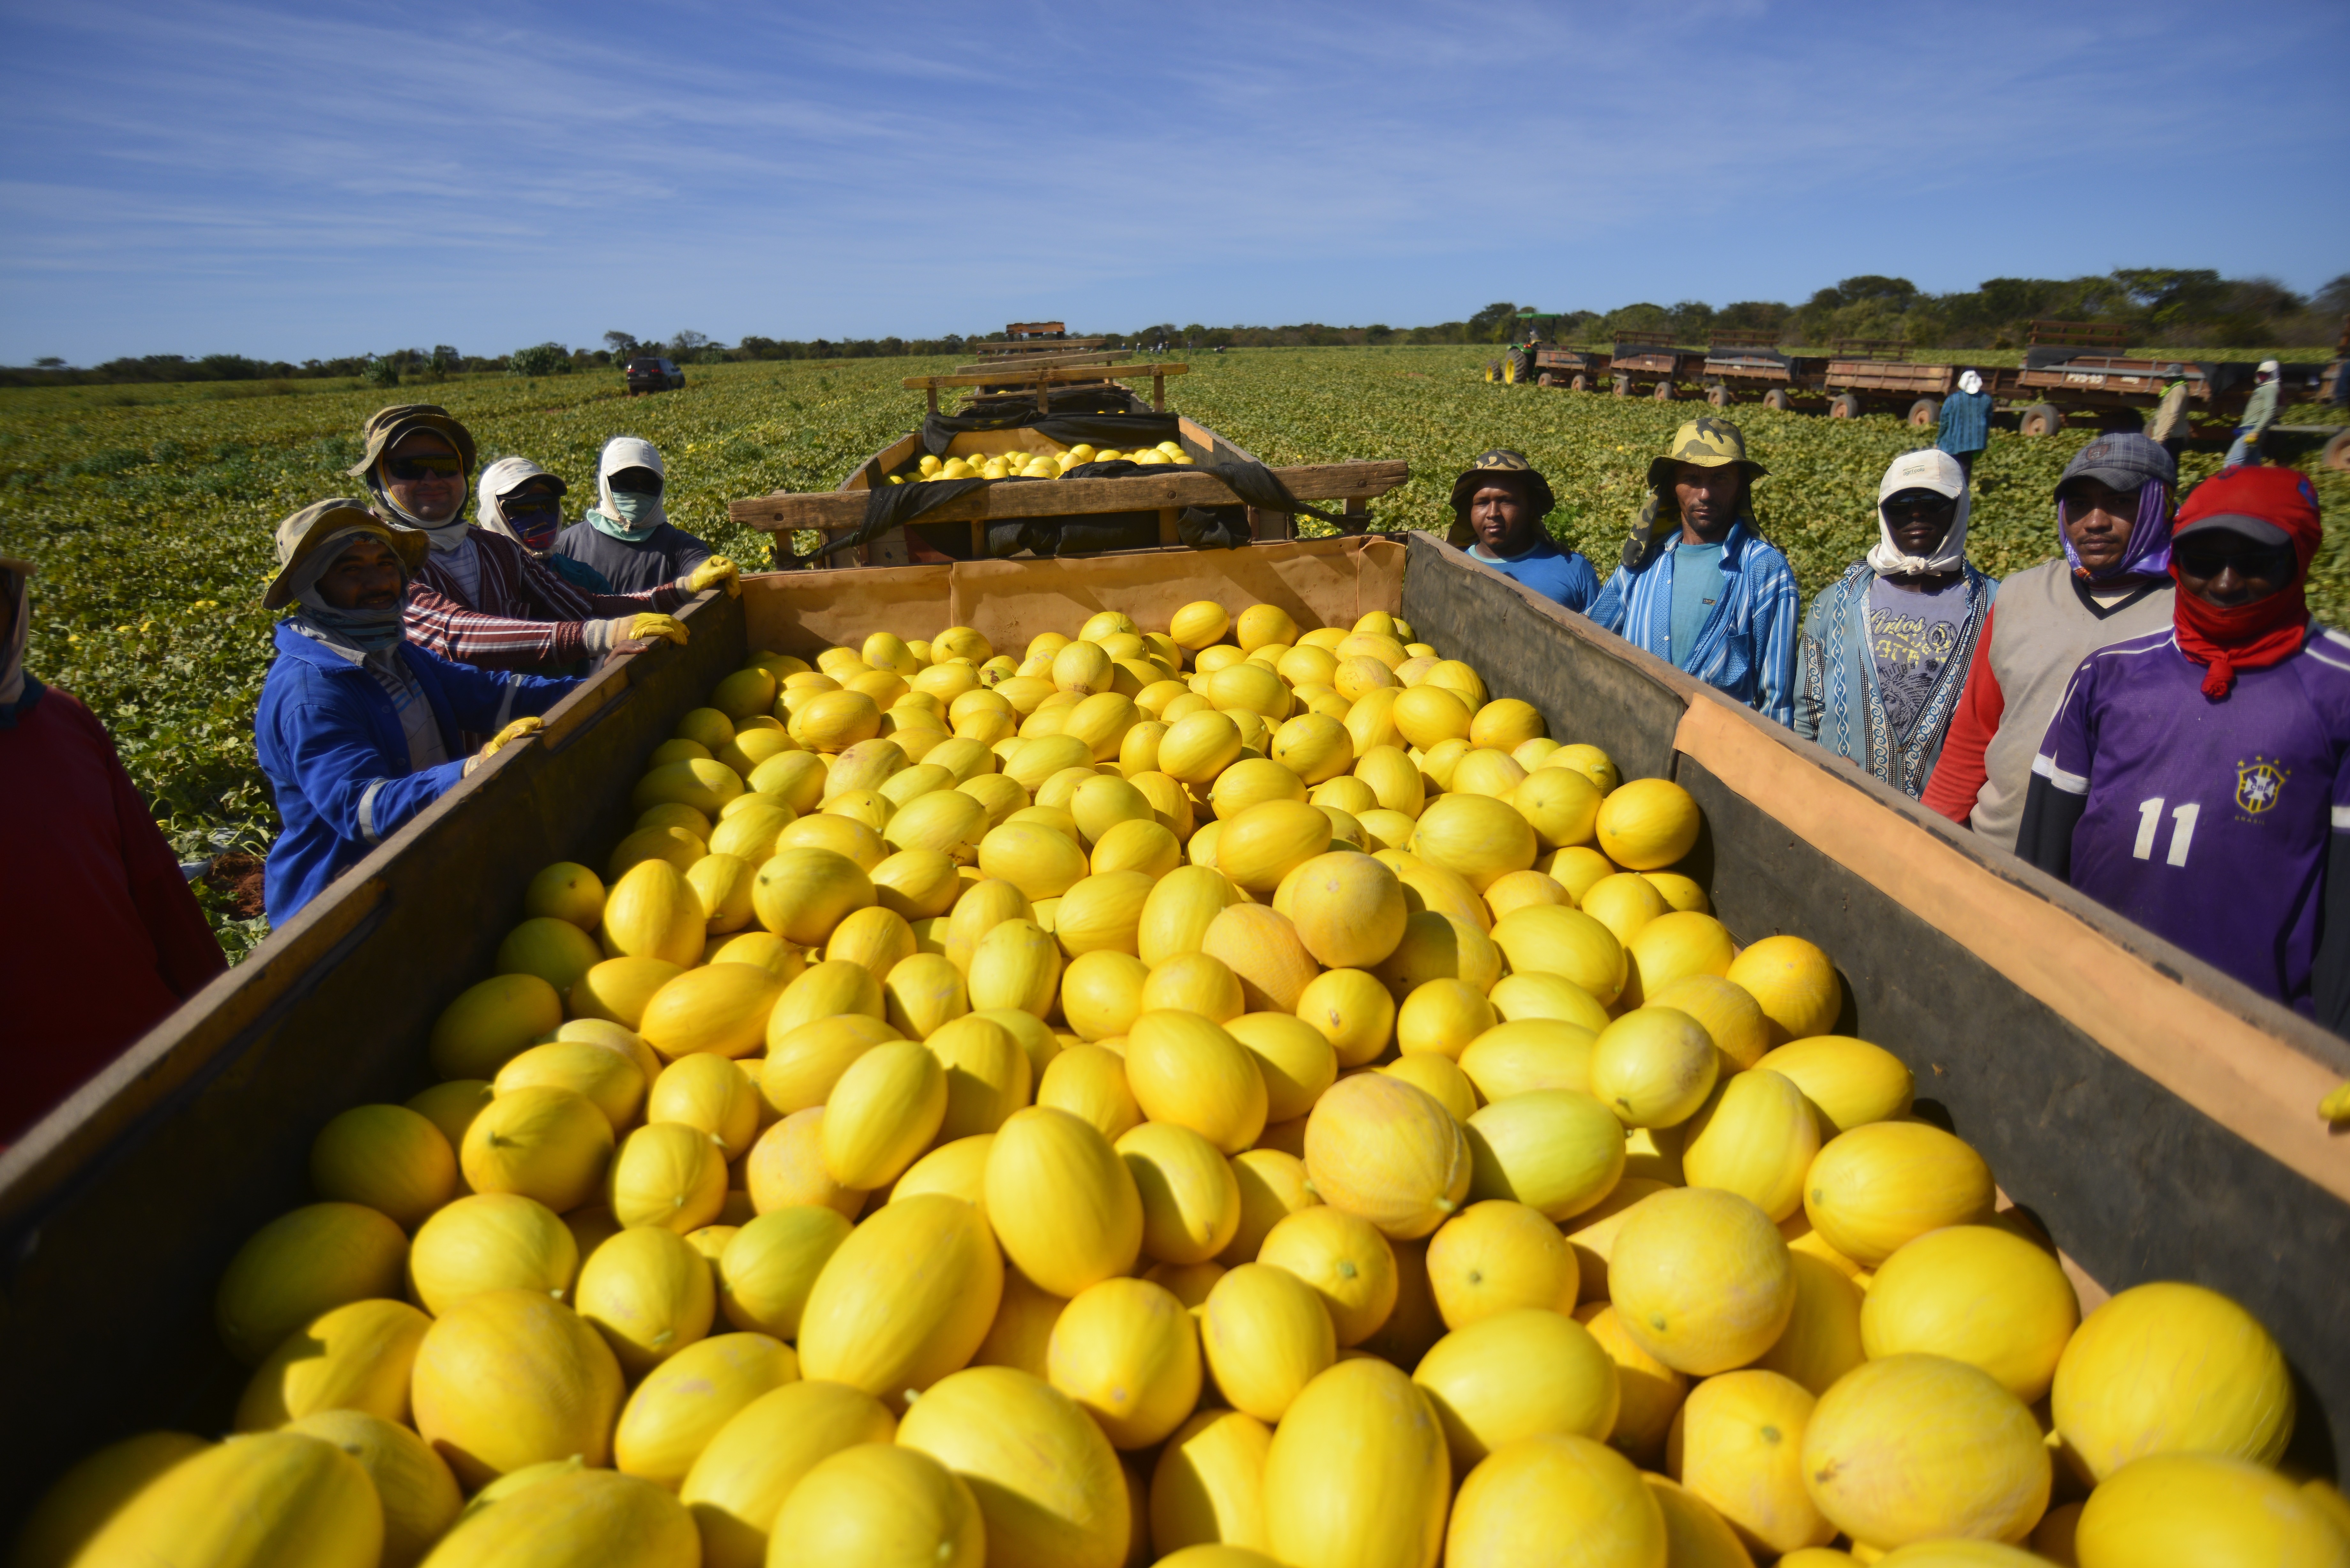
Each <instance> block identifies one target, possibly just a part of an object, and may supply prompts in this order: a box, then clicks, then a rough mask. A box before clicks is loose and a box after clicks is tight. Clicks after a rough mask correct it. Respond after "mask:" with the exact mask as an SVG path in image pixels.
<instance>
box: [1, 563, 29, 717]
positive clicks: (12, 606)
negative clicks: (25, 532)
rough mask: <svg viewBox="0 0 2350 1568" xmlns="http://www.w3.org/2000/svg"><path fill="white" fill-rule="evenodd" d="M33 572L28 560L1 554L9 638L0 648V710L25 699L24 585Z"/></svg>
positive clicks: (9, 709) (26, 601)
mask: <svg viewBox="0 0 2350 1568" xmlns="http://www.w3.org/2000/svg"><path fill="white" fill-rule="evenodd" d="M32 575H33V566H32V563H31V562H29V561H19V560H15V559H12V558H0V597H5V598H6V599H7V601H8V608H9V610H10V612H11V613H10V615H9V618H8V642H7V646H6V647H5V648H0V713H10V712H13V711H15V709H16V704H17V703H19V702H21V701H24V700H25V641H26V639H27V638H28V637H30V636H31V635H32V631H33V622H32V617H31V616H30V615H29V614H27V613H26V612H27V611H28V610H29V609H30V607H31V604H30V598H29V595H28V593H27V589H28V587H30V579H31V577H32Z"/></svg>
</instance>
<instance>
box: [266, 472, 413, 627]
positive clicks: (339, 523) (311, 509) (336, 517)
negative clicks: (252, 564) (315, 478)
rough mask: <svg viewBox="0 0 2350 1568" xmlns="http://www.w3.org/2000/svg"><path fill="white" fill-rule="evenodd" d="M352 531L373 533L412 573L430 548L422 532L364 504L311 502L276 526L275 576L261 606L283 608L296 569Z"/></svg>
mask: <svg viewBox="0 0 2350 1568" xmlns="http://www.w3.org/2000/svg"><path fill="white" fill-rule="evenodd" d="M354 530H357V531H359V532H360V533H366V534H372V535H375V536H376V537H377V538H379V539H380V540H382V541H383V542H384V543H385V544H387V545H390V546H391V547H392V550H393V551H394V552H395V553H396V554H397V555H398V556H400V564H401V565H402V566H406V567H407V568H408V569H409V570H410V571H411V572H413V571H415V570H416V568H417V567H418V566H421V565H422V564H423V561H424V554H425V552H426V551H427V550H429V549H431V548H432V541H431V540H429V539H427V538H426V537H425V536H424V532H423V530H422V529H421V528H402V527H400V526H399V525H398V524H392V523H387V522H385V521H384V520H383V519H382V518H380V517H379V516H377V515H376V514H374V513H372V512H370V511H369V510H368V507H367V503H366V502H364V501H354V500H352V499H351V498H350V497H349V496H348V495H338V496H336V497H335V498H334V499H332V500H330V501H317V502H313V503H312V504H309V505H307V506H305V507H304V508H302V510H301V511H299V512H296V514H294V515H293V516H291V517H288V518H287V519H286V521H285V522H283V523H280V524H278V525H277V575H276V576H274V577H272V578H270V579H269V588H268V591H267V592H265V593H264V594H263V595H262V596H261V603H262V607H264V608H265V609H277V608H280V607H283V606H284V605H285V604H286V602H287V601H288V600H290V599H291V598H293V597H294V587H293V584H292V582H291V581H290V579H291V578H292V576H294V573H295V570H296V568H297V567H299V566H302V565H303V564H304V563H305V562H307V561H308V560H309V559H310V558H311V557H312V556H315V555H317V552H318V549H319V547H320V546H321V545H325V544H326V542H327V541H328V540H329V539H331V538H333V537H335V536H336V535H338V534H348V533H350V532H352V531H354Z"/></svg>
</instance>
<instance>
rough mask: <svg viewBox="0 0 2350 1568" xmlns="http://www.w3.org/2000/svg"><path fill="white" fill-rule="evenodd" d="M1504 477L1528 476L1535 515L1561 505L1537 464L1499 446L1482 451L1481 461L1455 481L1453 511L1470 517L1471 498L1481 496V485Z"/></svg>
mask: <svg viewBox="0 0 2350 1568" xmlns="http://www.w3.org/2000/svg"><path fill="white" fill-rule="evenodd" d="M1504 474H1522V475H1523V476H1524V478H1525V483H1526V490H1527V493H1528V495H1529V497H1530V498H1531V499H1532V501H1533V503H1534V515H1535V516H1537V517H1541V516H1544V515H1547V514H1548V513H1549V512H1550V509H1551V508H1552V507H1553V506H1555V505H1556V504H1558V498H1557V497H1556V496H1554V495H1553V494H1552V493H1550V482H1549V481H1548V480H1546V479H1544V477H1543V476H1542V475H1541V474H1540V473H1538V472H1535V471H1534V464H1533V463H1530V462H1527V461H1526V454H1525V453H1524V452H1512V451H1511V450H1510V449H1509V448H1508V447H1505V446H1497V447H1495V448H1493V449H1492V451H1490V452H1479V453H1478V454H1477V461H1476V462H1472V463H1471V464H1470V465H1469V468H1468V471H1467V472H1464V473H1462V474H1461V477H1460V478H1458V479H1456V480H1454V481H1453V482H1452V510H1453V511H1454V512H1456V513H1460V514H1467V512H1468V510H1469V499H1470V497H1471V496H1472V495H1475V494H1476V493H1477V487H1478V485H1479V484H1480V483H1482V482H1484V481H1485V480H1488V479H1492V478H1495V477H1498V476H1501V475H1504Z"/></svg>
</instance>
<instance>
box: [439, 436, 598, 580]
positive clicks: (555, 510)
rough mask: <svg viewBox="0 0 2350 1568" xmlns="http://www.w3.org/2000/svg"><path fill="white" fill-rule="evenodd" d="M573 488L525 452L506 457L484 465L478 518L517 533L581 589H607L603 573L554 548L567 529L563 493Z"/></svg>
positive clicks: (498, 530) (541, 560) (480, 523)
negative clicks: (521, 455) (556, 539)
mask: <svg viewBox="0 0 2350 1568" xmlns="http://www.w3.org/2000/svg"><path fill="white" fill-rule="evenodd" d="M570 488H571V487H570V486H569V485H567V484H566V483H563V481H562V480H560V479H558V478H556V476H555V475H554V474H551V473H549V472H546V470H545V469H543V468H541V467H539V466H538V464H536V463H535V462H531V460H530V459H528V458H526V457H502V458H500V459H498V461H497V462H494V463H492V464H490V466H489V467H487V468H485V469H484V470H482V477H481V482H480V483H479V484H478V485H477V486H476V493H475V495H474V500H473V524H474V525H475V526H476V527H481V528H486V529H488V530H489V531H490V532H491V533H493V534H503V535H505V536H506V537H507V538H509V539H512V540H513V541H514V542H515V543H516V544H518V545H521V546H522V547H523V548H524V549H525V550H527V551H529V552H530V558H531V559H532V560H534V561H536V562H537V563H538V564H539V565H540V566H545V567H546V569H547V570H548V571H550V572H553V573H554V574H555V575H556V576H558V577H561V578H562V579H563V580H564V581H565V582H567V583H569V584H570V585H571V586H572V587H575V588H577V589H578V590H579V591H580V592H581V593H584V594H608V593H610V592H611V591H612V585H611V584H610V583H608V582H607V581H606V580H605V579H604V574H603V573H601V572H599V571H598V570H597V569H596V568H595V567H593V566H589V565H587V563H586V562H585V561H575V560H573V559H572V558H571V557H570V556H558V555H556V553H555V536H556V535H557V534H560V533H561V532H563V496H564V493H565V492H567V490H569V489H570Z"/></svg>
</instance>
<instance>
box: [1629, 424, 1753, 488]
mask: <svg viewBox="0 0 2350 1568" xmlns="http://www.w3.org/2000/svg"><path fill="white" fill-rule="evenodd" d="M1680 462H1686V463H1691V464H1694V465H1695V466H1697V467H1699V468H1720V467H1721V466H1722V465H1723V464H1724V463H1731V462H1734V463H1736V464H1737V465H1738V466H1739V468H1740V469H1742V471H1744V472H1745V474H1746V477H1747V478H1748V479H1750V480H1752V479H1760V478H1762V477H1763V475H1764V474H1766V473H1768V472H1771V471H1770V470H1769V469H1767V468H1765V467H1763V465H1762V464H1761V463H1759V462H1754V461H1753V460H1752V458H1750V457H1748V456H1747V455H1746V432H1745V431H1742V430H1740V429H1739V428H1738V427H1737V426H1736V425H1734V424H1731V422H1730V421H1728V420H1718V419H1715V418H1713V417H1712V416H1711V415H1710V414H1709V415H1704V416H1701V417H1700V418H1698V419H1694V420H1691V421H1689V422H1688V423H1687V424H1685V425H1683V426H1681V428H1680V429H1679V430H1677V431H1674V432H1673V444H1672V447H1671V449H1670V450H1669V451H1668V452H1666V453H1665V455H1664V456H1662V457H1660V458H1657V459H1655V460H1654V461H1653V462H1650V463H1649V464H1648V488H1649V489H1651V490H1660V489H1662V488H1663V486H1665V485H1666V484H1667V483H1670V482H1671V479H1672V475H1673V465H1674V464H1675V463H1680Z"/></svg>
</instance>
